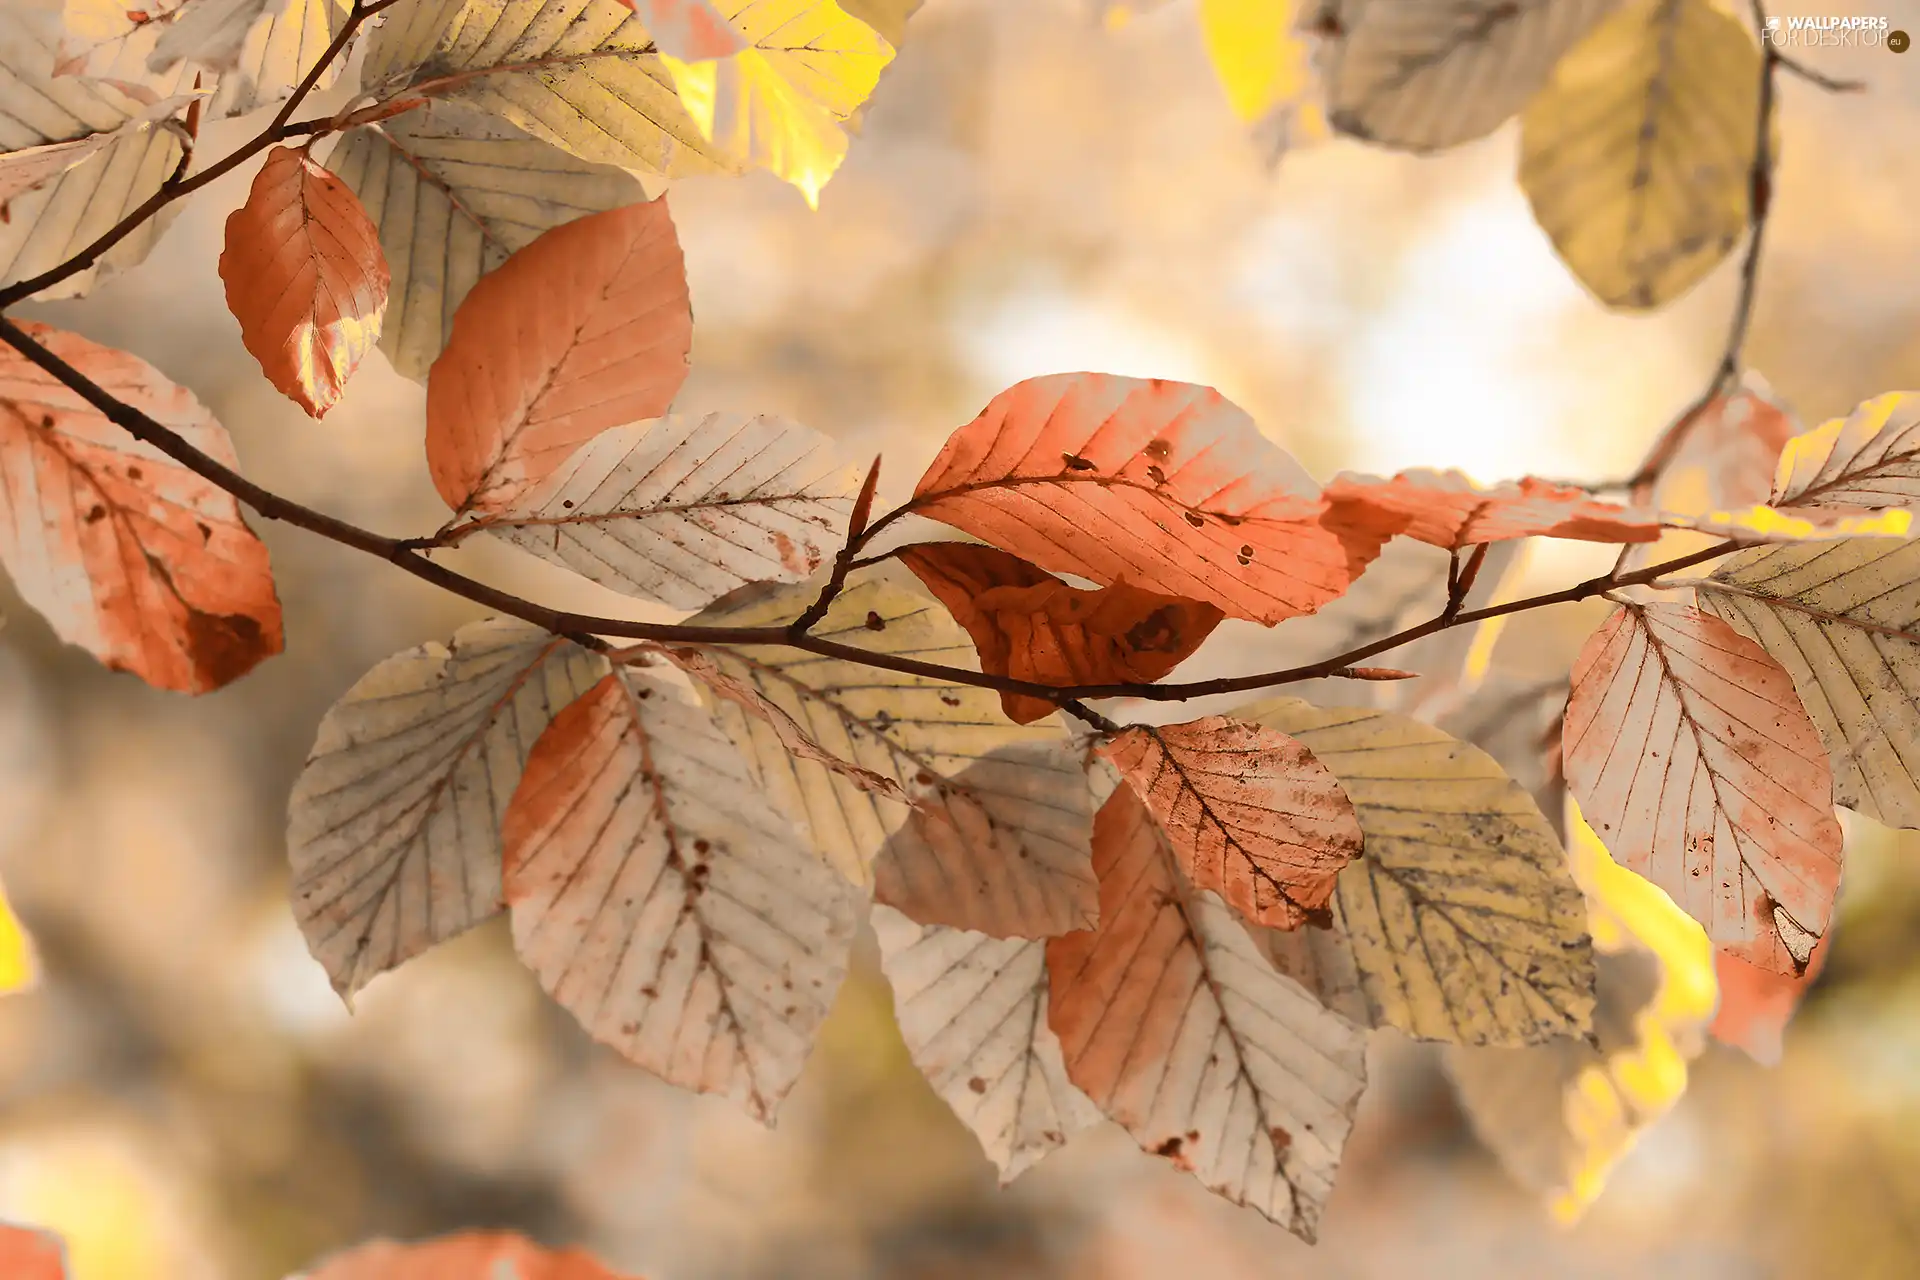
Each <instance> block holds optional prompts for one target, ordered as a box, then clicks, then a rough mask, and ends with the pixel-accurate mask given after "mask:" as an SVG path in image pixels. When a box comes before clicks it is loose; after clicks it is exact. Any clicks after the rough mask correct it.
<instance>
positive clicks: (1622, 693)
mask: <svg viewBox="0 0 1920 1280" xmlns="http://www.w3.org/2000/svg"><path fill="white" fill-rule="evenodd" d="M1562 735H1563V736H1562V743H1563V748H1564V755H1565V768H1566V776H1567V783H1568V785H1569V786H1570V787H1571V788H1572V790H1573V794H1574V798H1575V799H1576V800H1578V801H1579V802H1580V809H1581V812H1582V813H1583V814H1584V815H1585V816H1586V820H1587V822H1588V824H1589V825H1591V826H1592V827H1593V829H1594V831H1595V832H1596V833H1597V834H1598V835H1599V836H1600V839H1601V840H1602V841H1603V842H1604V843H1605V844H1606V846H1607V849H1608V850H1609V851H1610V852H1611V853H1612V854H1613V856H1614V859H1615V861H1617V862H1619V863H1620V864H1621V865H1622V866H1624V867H1626V868H1627V869H1628V870H1629V871H1633V872H1635V873H1637V874H1639V875H1641V876H1644V877H1646V878H1647V879H1648V880H1651V881H1652V882H1653V883H1654V884H1656V885H1658V886H1659V887H1660V888H1661V889H1664V890H1665V891H1666V893H1667V895H1668V896H1669V897H1671V898H1672V899H1673V900H1674V902H1675V903H1676V904H1677V905H1678V906H1679V907H1680V908H1681V909H1682V910H1684V911H1685V912H1686V913H1687V914H1688V915H1690V916H1692V917H1693V918H1694V919H1695V920H1698V921H1699V922H1700V923H1701V924H1702V925H1703V926H1705V928H1706V931H1707V937H1708V938H1710V939H1711V940H1712V941H1713V942H1714V943H1716V944H1718V945H1720V946H1722V947H1726V948H1728V949H1730V950H1733V951H1734V952H1735V953H1736V954H1738V955H1740V956H1741V957H1742V958H1743V959H1746V960H1749V961H1751V962H1753V963H1754V964H1757V965H1759V966H1761V967H1762V968H1765V969H1768V970H1770V971H1772V972H1775V973H1786V974H1794V973H1799V972H1801V971H1802V970H1803V969H1805V967H1806V964H1807V960H1808V956H1809V951H1810V949H1811V947H1812V945H1813V943H1814V942H1815V941H1817V940H1818V939H1819V937H1820V935H1821V934H1822V933H1824V932H1825V931H1826V927H1827V918H1828V916H1829V915H1830V914H1831V913H1832V911H1833V898H1834V893H1835V892H1836V891H1837V890H1838V888H1839V884H1840V854H1841V844H1842V840H1841V832H1840V823H1839V821H1838V819H1836V818H1835V817H1834V812H1833V771H1832V769H1831V767H1830V766H1829V765H1828V763H1827V755H1826V751H1825V750H1824V749H1823V748H1822V746H1821V744H1820V734H1819V732H1818V730H1816V729H1815V728H1814V725H1813V721H1812V720H1811V719H1809V718H1808V716H1807V712H1806V709H1805V708H1804V707H1803V706H1802V705H1801V703H1800V699H1799V697H1798V696H1797V695H1796V694H1795V693H1794V689H1793V680H1792V677H1790V676H1789V675H1788V674H1787V672H1786V670H1785V669H1784V668H1782V667H1781V665H1780V664H1779V663H1778V662H1776V661H1774V660H1773V658H1772V657H1770V656H1769V655H1768V654H1767V651H1766V650H1765V649H1762V648H1761V647H1760V646H1759V645H1758V644H1756V643H1754V642H1753V641H1752V640H1749V639H1747V638H1746V637H1745V636H1743V635H1741V634H1740V633H1739V632H1737V631H1735V630H1734V629H1733V628H1732V627H1730V626H1728V625H1727V624H1726V623H1725V622H1722V621H1721V620H1720V619H1718V618H1716V617H1713V616H1711V615H1709V614H1705V613H1702V612H1700V611H1699V610H1697V609H1692V608H1688V607H1685V606H1682V605H1676V604H1649V605H1641V604H1627V605H1623V606H1621V607H1620V608H1619V609H1617V610H1615V611H1614V613H1613V616H1612V617H1610V618H1608V619H1607V621H1606V624H1605V625H1604V626H1602V627H1601V628H1600V630H1599V631H1597V632H1595V633H1594V635H1593V637H1592V638H1591V639H1589V640H1588V641H1587V643H1586V646H1585V647H1584V648H1582V649H1581V651H1580V657H1579V660H1578V661H1577V662H1576V663H1575V664H1574V668H1573V691H1572V694H1571V695H1570V697H1569V698H1568V701H1567V715H1566V722H1565V727H1564V729H1563V731H1562Z"/></svg>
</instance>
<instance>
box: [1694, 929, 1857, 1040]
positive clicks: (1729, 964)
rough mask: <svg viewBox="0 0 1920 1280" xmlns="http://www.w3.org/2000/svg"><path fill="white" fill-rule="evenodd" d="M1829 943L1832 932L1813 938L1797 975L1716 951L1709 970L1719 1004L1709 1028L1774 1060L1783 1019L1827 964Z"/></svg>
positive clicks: (1782, 1034)
mask: <svg viewBox="0 0 1920 1280" xmlns="http://www.w3.org/2000/svg"><path fill="white" fill-rule="evenodd" d="M1831 945H1832V935H1831V934H1829V935H1828V936H1827V937H1824V938H1822V939H1820V941H1819V942H1817V943H1815V944H1814V947H1813V956H1812V958H1811V959H1809V960H1808V961H1807V971H1806V972H1805V973H1803V974H1800V975H1799V976H1798V977H1795V976H1793V975H1791V974H1785V973H1770V972H1768V971H1767V970H1765V969H1762V968H1761V967H1760V966H1759V965H1756V964H1749V963H1748V962H1747V961H1745V960H1742V959H1741V958H1740V957H1739V956H1736V955H1732V954H1730V953H1728V952H1725V951H1721V952H1718V953H1717V954H1715V956H1714V957H1713V972H1714V978H1715V980H1716V981H1717V982H1718V983H1719V987H1720V1007H1719V1008H1718V1009H1717V1010H1715V1012H1714V1015H1713V1023H1712V1025H1711V1026H1709V1027H1708V1028H1707V1030H1708V1032H1709V1033H1710V1034H1711V1035H1712V1036H1713V1038H1714V1039H1715V1040H1718V1041H1720V1043H1722V1044H1730V1045H1732V1046H1734V1047H1735V1048H1736V1049H1739V1050H1741V1051H1742V1052H1743V1053H1745V1054H1746V1055H1747V1056H1748V1057H1750V1058H1752V1059H1753V1060H1754V1061H1755V1062H1758V1063H1760V1064H1761V1065H1762V1066H1767V1067H1771V1066H1775V1065H1777V1064H1778V1063H1779V1061H1780V1054H1781V1051H1782V1049H1783V1048H1784V1047H1785V1043H1784V1042H1785V1038H1786V1032H1787V1024H1788V1023H1789V1022H1791V1021H1793V1015H1794V1013H1795V1012H1796V1011H1797V1010H1798V1009H1799V1008H1800V1000H1801V998H1802V997H1803V996H1805V995H1806V994H1807V989H1808V988H1809V987H1811V986H1812V985H1813V984H1814V981H1815V980H1816V979H1817V978H1819V976H1820V970H1821V969H1822V968H1824V967H1825V966H1826V962H1827V950H1828V948H1829V947H1830V946H1831Z"/></svg>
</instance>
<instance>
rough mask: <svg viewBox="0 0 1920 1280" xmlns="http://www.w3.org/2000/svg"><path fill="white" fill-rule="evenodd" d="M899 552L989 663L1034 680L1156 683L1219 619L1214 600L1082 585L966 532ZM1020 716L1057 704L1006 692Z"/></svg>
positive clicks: (1004, 705)
mask: <svg viewBox="0 0 1920 1280" xmlns="http://www.w3.org/2000/svg"><path fill="white" fill-rule="evenodd" d="M896 558H897V559H898V560H899V561H900V562H901V563H902V564H904V565H906V567H907V568H909V569H911V570H912V571H913V573H914V576H915V577H917V578H919V579H920V581H921V582H922V583H923V584H924V585H925V586H926V588H927V590H929V591H931V592H933V594H934V595H935V597H937V598H938V599H939V601H940V603H941V604H944V605H945V606H946V607H947V612H949V613H951V614H952V615H953V616H954V618H955V619H956V620H958V621H959V623H960V625H961V626H963V627H965V628H966V629H967V634H968V635H970V636H972V637H973V647H974V648H975V649H976V650H977V651H978V652H979V655H980V669H981V670H982V671H987V672H990V673H992V674H994V675H1004V676H1012V677H1013V678H1014V679H1017V680H1028V681H1032V682H1033V683H1035V684H1049V685H1076V684H1123V683H1138V684H1151V683H1152V682H1153V681H1155V680H1158V679H1160V677H1162V676H1164V675H1166V674H1167V673H1168V672H1170V671H1172V670H1173V669H1174V668H1175V667H1177V666H1179V665H1180V663H1181V662H1182V661H1184V660H1185V659H1186V658H1187V657H1188V656H1189V655H1190V654H1192V653H1193V651H1194V650H1196V649H1198V648H1199V647H1200V645H1201V644H1202V643H1203V642H1204V641H1205V640H1206V638H1207V637H1208V636H1209V635H1210V634H1212V632H1213V629H1214V628H1215V627H1216V626H1218V625H1219V624H1220V620H1221V618H1222V616H1223V615H1222V614H1221V612H1220V610H1218V609H1216V608H1214V607H1213V606H1212V605H1210V604H1200V603H1198V602H1196V601H1193V600H1182V599H1179V598H1178V597H1175V596H1163V595H1159V594H1157V593H1156V592H1152V591H1142V590H1140V589H1139V588H1137V587H1133V586H1129V585H1128V584H1127V583H1125V582H1117V583H1115V584H1114V585H1113V586H1110V587H1102V588H1100V589H1099V590H1098V591H1082V590H1080V589H1079V588H1077V587H1070V586H1068V585H1067V584H1066V583H1064V582H1062V581H1060V579H1058V578H1056V577H1054V576H1053V575H1052V574H1050V573H1047V572H1046V571H1045V570H1042V569H1037V568H1035V567H1034V566H1033V565H1030V564H1028V563H1027V562H1026V561H1025V560H1022V559H1021V558H1020V557H1018V556H1013V555H1008V554H1007V553H1006V552H1004V551H1001V550H998V549H997V548H994V547H983V546H977V545H975V544H972V543H966V542H925V543H920V544H918V545H916V546H911V547H908V548H906V549H905V550H903V551H900V552H898V553H897V555H896ZM1000 707H1001V709H1002V710H1003V711H1005V712H1006V715H1007V718H1008V719H1009V720H1012V721H1013V722H1014V723H1015V724H1031V723H1032V722H1034V721H1035V720H1039V719H1042V718H1044V717H1046V716H1049V715H1052V714H1053V713H1054V712H1055V711H1056V710H1058V708H1057V707H1056V706H1055V705H1054V704H1053V703H1051V702H1049V701H1047V700H1046V699H1045V698H1033V697H1028V696H1026V695H1024V694H1018V693H1003V694H1001V695H1000Z"/></svg>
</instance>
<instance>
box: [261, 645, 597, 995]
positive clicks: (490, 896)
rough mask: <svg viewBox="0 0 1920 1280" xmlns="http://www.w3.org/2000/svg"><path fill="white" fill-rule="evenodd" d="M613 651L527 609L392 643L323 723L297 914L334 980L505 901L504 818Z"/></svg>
mask: <svg viewBox="0 0 1920 1280" xmlns="http://www.w3.org/2000/svg"><path fill="white" fill-rule="evenodd" d="M606 669H607V666H606V661H605V660H604V659H602V658H600V657H597V656H596V655H594V654H591V653H589V652H587V651H586V650H585V649H582V648H580V647H579V646H577V645H574V644H572V643H571V642H569V641H565V640H561V639H559V638H557V637H555V636H550V635H548V634H547V633H545V632H543V631H540V630H539V629H537V628H535V627H530V626H528V625H526V624H525V623H522V622H516V621H512V620H509V619H504V618H494V619H490V620H488V621H485V622H476V623H474V624H472V625H471V626H467V627H462V628H461V629H460V630H459V631H458V632H456V633H455V634H454V636H453V638H452V639H451V640H450V641H448V642H447V643H446V644H424V645H420V646H418V647H416V648H413V649H408V650H405V651H403V652H401V653H397V654H395V655H394V656H393V657H391V658H388V659H386V660H385V661H384V662H381V663H380V664H379V665H378V666H376V667H374V668H373V670H371V671H369V672H367V674H366V675H364V676H362V677H361V678H360V679H359V680H358V681H357V682H355V684H354V686H353V687H352V688H351V689H349V690H347V692H346V694H345V695H344V696H343V697H342V698H341V699H340V701H339V702H337V703H335V704H334V706H333V707H332V709H331V710H329V711H328V712H327V714H326V717H325V718H324V719H323V720H321V722H320V729H319V732H318V734H317V736H316V737H315V739H314V744H313V750H312V751H311V752H309V753H308V756H307V764H306V768H305V769H304V770H303V771H302V772H301V774H300V778H299V780H298V781H297V782H295V783H294V788H293V798H292V800H291V802H290V803H289V808H288V819H287V856H288V858H289V860H290V861H291V862H292V864H293V913H294V919H295V920H296V921H297V922H298V923H299V925H300V929H301V931H302V932H303V933H305V934H306V937H307V946H308V948H309V949H310V950H311V951H312V952H313V955H314V958H315V959H316V960H318V961H320V963H321V964H322V965H323V966H325V968H326V970H327V975H328V976H329V977H330V978H331V979H332V980H333V986H334V989H335V990H336V991H339V992H340V993H341V994H342V995H345V996H351V995H352V994H353V993H354V992H356V991H358V990H360V988H362V987H364V986H366V985H367V983H368V982H369V981H371V980H372V979H373V978H375V977H376V976H378V975H379V974H381V973H383V972H385V971H386V970H388V969H391V968H394V967H395V966H397V965H399V964H401V963H403V962H405V961H407V960H410V959H412V958H413V957H414V956H417V955H419V954H420V953H421V952H423V951H425V950H426V949H427V948H429V947H431V946H434V945H435V944H436V943H440V942H444V941H446V940H447V939H448V938H452V937H454V936H455V935H457V934H460V933H463V932H465V931H466V930H467V929H470V928H472V927H473V926H474V925H476V924H479V923H480V922H481V921H483V920H486V919H488V918H489V917H491V916H493V915H495V914H497V913H498V912H499V911H500V909H501V907H502V906H503V905H504V900H503V898H502V896H501V894H502V890H501V881H500V820H501V817H502V816H503V815H504V814H505V813H506V810H507V803H508V801H509V800H510V799H512V796H513V790H514V787H515V786H517V785H518V783H519V781H520V771H521V768H522V766H523V765H524V764H525V762H526V758H527V753H528V752H529V751H531V750H532V749H533V744H534V741H535V740H536V739H537V738H538V737H539V736H540V734H541V733H542V732H543V731H544V730H545V729H546V727H547V724H548V723H549V722H550V721H551V720H552V719H553V717H554V716H555V715H556V714H557V713H558V712H559V711H560V710H561V709H562V708H563V707H565V706H567V705H568V704H569V703H571V702H572V701H573V700H574V699H575V698H578V697H579V696H580V695H581V694H582V693H584V692H585V691H586V690H587V689H589V688H591V687H592V686H593V684H594V683H595V682H596V681H597V680H599V679H600V678H601V676H602V675H604V674H605V672H606Z"/></svg>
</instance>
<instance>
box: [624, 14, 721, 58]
mask: <svg viewBox="0 0 1920 1280" xmlns="http://www.w3.org/2000/svg"><path fill="white" fill-rule="evenodd" d="M620 3H622V4H624V5H626V6H627V8H629V9H631V10H633V11H634V12H635V13H637V14H639V15H640V21H641V22H642V23H644V24H645V25H646V28H647V34H648V35H650V36H652V37H653V43H654V44H655V45H657V46H658V47H659V49H660V52H661V53H664V54H666V55H667V56H668V57H670V58H678V59H679V60H680V61H682V62H705V61H707V60H709V59H712V58H725V57H729V56H731V55H732V54H736V53H738V52H740V50H742V49H744V48H746V47H747V40H746V37H745V36H743V35H741V34H740V33H739V32H738V31H736V30H735V29H734V28H733V26H732V25H731V24H730V23H728V21H727V20H726V19H725V18H724V17H722V16H721V15H720V11H719V10H717V9H715V8H714V7H713V6H712V5H711V4H709V3H707V0H620Z"/></svg>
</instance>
